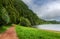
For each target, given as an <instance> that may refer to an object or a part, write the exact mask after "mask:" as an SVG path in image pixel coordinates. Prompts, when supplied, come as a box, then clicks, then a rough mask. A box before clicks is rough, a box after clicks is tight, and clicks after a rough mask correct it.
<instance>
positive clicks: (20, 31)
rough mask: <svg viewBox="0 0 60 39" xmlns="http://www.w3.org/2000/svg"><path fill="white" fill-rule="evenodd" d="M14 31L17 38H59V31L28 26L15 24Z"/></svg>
mask: <svg viewBox="0 0 60 39" xmlns="http://www.w3.org/2000/svg"><path fill="white" fill-rule="evenodd" d="M16 32H17V35H18V37H19V39H60V33H56V32H54V31H46V30H39V29H34V28H29V27H22V26H16Z"/></svg>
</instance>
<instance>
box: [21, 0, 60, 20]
mask: <svg viewBox="0 0 60 39" xmlns="http://www.w3.org/2000/svg"><path fill="white" fill-rule="evenodd" d="M22 1H23V2H25V3H26V4H27V5H28V6H29V8H30V9H32V10H33V11H34V12H35V13H36V14H37V15H38V16H39V17H40V18H43V19H45V20H57V21H60V0H22Z"/></svg>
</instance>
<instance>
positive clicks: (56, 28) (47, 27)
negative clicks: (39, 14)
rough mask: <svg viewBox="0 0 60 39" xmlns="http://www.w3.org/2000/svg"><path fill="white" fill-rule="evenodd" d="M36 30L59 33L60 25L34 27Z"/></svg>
mask: <svg viewBox="0 0 60 39" xmlns="http://www.w3.org/2000/svg"><path fill="white" fill-rule="evenodd" d="M36 28H38V29H44V30H55V31H60V24H44V25H38V26H36Z"/></svg>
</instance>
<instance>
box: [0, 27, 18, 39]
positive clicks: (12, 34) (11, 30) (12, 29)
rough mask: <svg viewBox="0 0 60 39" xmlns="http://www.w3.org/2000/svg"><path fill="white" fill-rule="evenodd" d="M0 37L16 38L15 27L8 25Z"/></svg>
mask: <svg viewBox="0 0 60 39" xmlns="http://www.w3.org/2000/svg"><path fill="white" fill-rule="evenodd" d="M0 39H18V37H17V35H16V31H15V27H14V26H13V27H10V28H9V29H8V30H7V31H6V32H4V33H3V34H1V35H0Z"/></svg>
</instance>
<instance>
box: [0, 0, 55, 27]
mask: <svg viewBox="0 0 60 39" xmlns="http://www.w3.org/2000/svg"><path fill="white" fill-rule="evenodd" d="M21 17H23V18H24V19H23V18H21ZM20 19H22V20H20ZM19 23H20V24H21V25H25V26H30V25H38V24H44V23H51V22H46V21H44V20H41V19H39V18H38V16H37V15H36V14H35V13H34V12H33V11H32V10H30V9H29V8H28V6H27V5H26V4H25V3H24V2H22V0H0V25H7V24H19ZM53 23H54V22H53Z"/></svg>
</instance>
